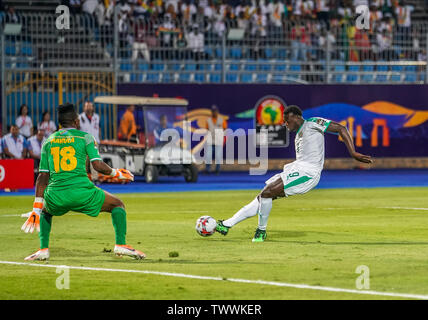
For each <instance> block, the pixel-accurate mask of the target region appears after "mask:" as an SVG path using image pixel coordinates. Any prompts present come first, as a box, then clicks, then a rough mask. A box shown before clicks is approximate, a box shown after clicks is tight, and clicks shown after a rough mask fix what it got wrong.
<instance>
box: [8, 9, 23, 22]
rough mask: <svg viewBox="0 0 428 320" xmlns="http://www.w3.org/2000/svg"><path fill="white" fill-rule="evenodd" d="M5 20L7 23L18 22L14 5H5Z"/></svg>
mask: <svg viewBox="0 0 428 320" xmlns="http://www.w3.org/2000/svg"><path fill="white" fill-rule="evenodd" d="M6 8H7V10H6V22H9V23H19V20H20V19H19V16H18V15H17V14H16V12H15V7H13V6H6Z"/></svg>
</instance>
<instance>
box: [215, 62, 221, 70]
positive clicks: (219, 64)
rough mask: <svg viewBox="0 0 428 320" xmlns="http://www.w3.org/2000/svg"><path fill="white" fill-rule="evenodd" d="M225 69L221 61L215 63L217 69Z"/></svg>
mask: <svg viewBox="0 0 428 320" xmlns="http://www.w3.org/2000/svg"><path fill="white" fill-rule="evenodd" d="M222 69H223V65H222V64H221V63H216V64H215V65H214V70H215V71H221V70H222Z"/></svg>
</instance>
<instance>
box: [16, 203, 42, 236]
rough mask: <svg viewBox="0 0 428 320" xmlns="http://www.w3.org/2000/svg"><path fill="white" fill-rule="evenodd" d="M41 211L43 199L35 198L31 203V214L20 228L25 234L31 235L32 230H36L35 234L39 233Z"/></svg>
mask: <svg viewBox="0 0 428 320" xmlns="http://www.w3.org/2000/svg"><path fill="white" fill-rule="evenodd" d="M42 210H43V198H36V199H34V203H33V211H32V212H31V214H30V216H29V217H28V219H27V221H25V222H24V224H23V225H22V227H21V230H22V231H24V232H25V233H28V232H30V233H33V232H34V229H36V230H37V232H40V214H41V213H42Z"/></svg>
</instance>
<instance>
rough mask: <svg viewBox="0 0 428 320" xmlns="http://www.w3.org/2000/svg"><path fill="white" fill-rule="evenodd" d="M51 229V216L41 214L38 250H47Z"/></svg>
mask: <svg viewBox="0 0 428 320" xmlns="http://www.w3.org/2000/svg"><path fill="white" fill-rule="evenodd" d="M51 228H52V215H50V214H49V213H46V212H42V214H41V215H40V233H39V239H40V249H46V248H49V235H50V233H51Z"/></svg>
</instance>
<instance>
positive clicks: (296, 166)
mask: <svg viewBox="0 0 428 320" xmlns="http://www.w3.org/2000/svg"><path fill="white" fill-rule="evenodd" d="M284 122H285V123H284V124H285V126H286V127H287V129H288V130H289V131H292V132H296V138H295V149H296V161H294V162H292V163H289V164H286V165H285V166H284V170H283V172H281V173H279V174H276V175H274V176H273V177H272V178H270V179H269V180H267V181H266V186H265V187H264V189H263V190H262V191H261V192H260V194H259V195H258V196H257V197H256V198H255V199H254V200H253V201H252V202H250V203H249V204H247V205H246V206H245V207H243V208H242V209H240V210H239V211H238V212H237V213H236V214H235V215H234V216H233V217H231V218H230V219H227V220H219V221H218V222H217V227H216V231H217V232H219V233H221V234H223V235H226V234H227V233H228V231H229V229H230V228H231V227H233V226H234V225H236V224H237V223H239V222H241V221H243V220H245V219H248V218H250V217H253V216H255V215H256V214H258V217H259V225H258V227H257V230H256V233H255V235H254V238H253V242H263V241H264V240H265V239H266V226H267V222H268V218H269V213H270V211H271V209H272V201H273V200H275V199H277V198H282V197H288V196H292V195H295V194H304V193H306V192H308V191H309V190H311V189H313V188H315V187H316V185H317V184H318V182H319V180H320V177H321V171H322V169H323V166H324V132H333V133H338V134H339V135H340V137H341V138H342V139H343V142H344V143H345V145H346V147H347V148H348V151H349V153H350V155H351V157H352V158H354V159H355V160H358V161H360V162H364V163H372V159H371V157H370V156H367V155H363V154H361V153H358V152H356V151H355V147H354V142H353V140H352V138H351V136H350V134H349V132H348V130H347V129H346V127H345V126H343V125H341V124H340V123H337V122H334V121H331V120H327V119H323V118H318V117H314V118H310V119H307V120H305V119H303V117H302V110H300V108H299V107H297V106H289V107H287V108H286V110H285V111H284Z"/></svg>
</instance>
